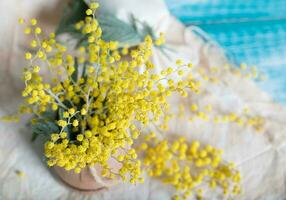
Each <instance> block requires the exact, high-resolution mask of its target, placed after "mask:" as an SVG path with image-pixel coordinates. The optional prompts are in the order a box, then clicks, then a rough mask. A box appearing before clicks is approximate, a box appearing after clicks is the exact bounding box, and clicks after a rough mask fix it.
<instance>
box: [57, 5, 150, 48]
mask: <svg viewBox="0 0 286 200" xmlns="http://www.w3.org/2000/svg"><path fill="white" fill-rule="evenodd" d="M87 8H88V5H87V4H86V3H85V2H84V1H81V0H72V1H71V2H70V3H69V4H68V5H67V6H66V8H65V10H64V12H63V16H62V19H61V21H60V24H59V26H58V28H57V31H56V34H57V35H59V34H62V33H69V34H70V35H71V36H72V37H73V38H75V39H76V40H77V47H78V46H87V45H88V42H87V37H86V36H85V35H82V34H81V33H80V32H79V31H78V30H76V29H75V28H74V25H75V23H76V22H78V21H80V20H84V18H85V17H86V15H85V10H86V9H87ZM97 19H98V22H99V25H100V27H101V28H102V32H103V35H102V38H103V39H104V40H105V41H118V42H119V47H124V46H136V45H138V44H140V43H141V42H142V41H143V40H144V38H145V36H146V35H150V36H151V37H152V38H153V39H155V34H154V32H153V29H152V27H150V26H149V25H148V24H147V23H144V22H140V21H138V20H137V19H136V18H135V17H134V16H133V15H130V23H127V22H125V21H122V20H120V19H118V18H117V17H116V16H114V15H113V14H110V13H104V14H102V13H101V14H99V15H97Z"/></svg>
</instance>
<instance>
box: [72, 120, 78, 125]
mask: <svg viewBox="0 0 286 200" xmlns="http://www.w3.org/2000/svg"><path fill="white" fill-rule="evenodd" d="M78 124H79V122H78V120H76V119H75V120H74V121H73V123H72V125H73V126H74V127H77V126H78Z"/></svg>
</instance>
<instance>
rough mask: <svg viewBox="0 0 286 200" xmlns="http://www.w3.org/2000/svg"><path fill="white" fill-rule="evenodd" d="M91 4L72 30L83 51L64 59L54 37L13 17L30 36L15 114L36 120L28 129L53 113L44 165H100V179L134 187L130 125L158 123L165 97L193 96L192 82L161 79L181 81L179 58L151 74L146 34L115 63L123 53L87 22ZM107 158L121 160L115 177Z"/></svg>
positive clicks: (136, 168)
mask: <svg viewBox="0 0 286 200" xmlns="http://www.w3.org/2000/svg"><path fill="white" fill-rule="evenodd" d="M97 7H98V4H97V3H92V4H91V6H90V9H88V10H87V11H86V14H87V17H86V18H85V20H84V21H80V22H78V23H77V24H76V25H75V27H76V29H78V30H79V31H81V33H82V35H83V36H85V37H87V38H88V43H89V45H88V46H87V47H86V48H85V47H80V48H79V49H78V52H77V55H72V54H70V53H69V52H68V51H67V47H65V46H64V45H62V44H61V43H59V42H57V40H56V39H55V35H54V34H50V36H49V37H47V38H43V36H42V33H41V28H40V27H38V26H37V21H36V20H35V19H32V20H31V21H30V22H27V23H26V22H25V21H24V20H22V19H21V20H20V23H26V24H27V26H26V28H25V31H24V32H25V33H26V34H33V35H34V39H33V40H32V41H31V47H32V48H33V49H34V52H33V53H32V52H27V53H26V54H25V58H26V59H27V60H28V61H29V66H28V67H27V68H26V69H25V70H24V75H23V79H24V81H25V85H26V87H25V89H24V91H23V97H25V102H26V104H25V105H24V106H23V107H22V112H25V113H26V112H27V113H34V114H35V115H36V116H37V117H36V118H35V119H34V120H33V123H34V124H35V123H37V121H39V120H40V119H41V118H42V117H41V116H44V114H45V112H47V111H50V110H52V111H53V112H54V113H56V119H55V121H54V122H55V123H56V125H57V131H55V132H52V133H50V139H49V141H47V142H46V144H45V155H46V158H47V164H48V166H51V167H52V166H59V167H63V168H65V169H66V170H74V171H75V172H76V173H80V171H81V169H83V168H85V167H87V166H88V167H93V166H94V165H95V164H100V165H101V166H102V168H103V170H102V175H103V176H106V177H109V178H113V177H115V176H117V175H119V176H120V177H121V178H122V179H123V180H126V179H127V178H128V180H129V181H130V182H131V183H135V182H136V181H143V178H142V177H141V176H140V175H141V162H140V161H139V160H138V159H137V153H136V151H135V149H134V148H133V142H134V140H135V139H137V138H138V136H139V135H140V133H141V130H139V128H137V127H138V126H140V127H143V128H144V127H147V126H148V124H149V123H154V122H157V121H159V120H160V119H161V118H162V116H163V115H164V111H167V110H168V109H169V107H170V105H169V104H168V102H167V97H169V96H170V95H172V94H173V93H179V94H181V95H182V96H187V95H188V92H187V89H188V90H189V91H193V92H197V91H198V87H197V83H196V81H195V79H189V80H185V81H183V80H180V81H174V80H172V79H170V78H169V76H171V75H174V74H176V75H177V76H182V75H183V71H184V70H183V69H184V68H188V67H189V68H190V67H192V65H191V64H184V63H183V62H182V61H180V60H178V61H177V63H176V67H175V68H171V67H170V68H168V69H166V70H164V71H162V73H161V74H156V73H153V72H152V71H153V69H154V68H155V66H154V64H153V63H152V62H151V61H150V56H151V55H152V50H151V49H152V46H153V40H152V38H151V37H150V36H147V37H146V38H145V41H144V43H142V44H141V45H139V46H138V47H137V48H134V49H132V50H131V51H130V56H131V58H130V59H129V60H127V59H122V55H123V54H126V53H127V52H126V51H128V49H127V48H124V49H122V52H120V51H119V50H118V48H117V42H116V41H111V42H105V41H103V40H102V39H101V34H102V30H101V28H100V27H99V26H98V21H97V20H96V18H95V10H96V8H97ZM163 41H164V39H163V35H162V34H161V35H160V37H158V39H157V40H156V41H154V43H155V44H156V45H161V44H162V43H163ZM40 62H41V63H44V65H46V66H47V67H48V69H50V71H51V72H50V73H51V74H52V76H53V77H52V80H51V81H52V84H50V83H49V82H45V81H44V78H43V76H42V75H40V70H41V67H40V64H38V63H40ZM162 80H167V81H168V85H167V86H165V85H163V84H162ZM45 120H47V119H45ZM52 122H53V121H52ZM135 124H137V125H135ZM119 151H124V152H125V153H124V154H120V153H118V152H119ZM110 158H115V159H116V160H117V161H118V162H120V163H121V169H120V170H119V172H118V173H116V172H114V171H112V169H111V168H110V166H109V165H108V160H109V159H110Z"/></svg>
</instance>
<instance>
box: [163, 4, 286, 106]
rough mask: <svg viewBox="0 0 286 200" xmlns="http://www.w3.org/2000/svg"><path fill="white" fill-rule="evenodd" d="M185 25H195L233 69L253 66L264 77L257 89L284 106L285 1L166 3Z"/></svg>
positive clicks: (285, 79)
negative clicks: (220, 48)
mask: <svg viewBox="0 0 286 200" xmlns="http://www.w3.org/2000/svg"><path fill="white" fill-rule="evenodd" d="M166 3H167V6H168V8H169V10H170V12H171V13H172V14H173V15H174V16H176V17H177V18H178V19H179V20H181V21H182V22H183V23H184V24H186V25H197V26H199V27H200V28H201V29H202V30H203V31H204V32H206V33H207V34H208V35H209V36H210V37H211V39H213V40H215V41H216V42H217V43H218V44H219V45H220V46H221V47H223V48H224V49H225V51H226V53H227V55H228V58H229V59H230V60H231V61H232V62H234V63H235V64H237V65H240V64H241V63H246V64H247V65H250V66H256V67H257V68H258V70H259V71H260V72H262V73H264V74H265V75H266V77H267V79H266V81H262V82H258V85H259V86H260V87H261V88H262V89H263V90H264V91H267V92H268V93H269V94H270V95H271V96H272V98H273V99H274V100H275V101H276V102H279V103H281V104H284V105H286V70H285V69H286V59H285V58H286V1H285V0H271V1H269V0H247V1H246V0H236V1H231V0H166Z"/></svg>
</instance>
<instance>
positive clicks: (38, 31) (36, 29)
mask: <svg viewBox="0 0 286 200" xmlns="http://www.w3.org/2000/svg"><path fill="white" fill-rule="evenodd" d="M41 32H42V30H41V28H40V27H37V28H35V34H37V35H38V34H41Z"/></svg>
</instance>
